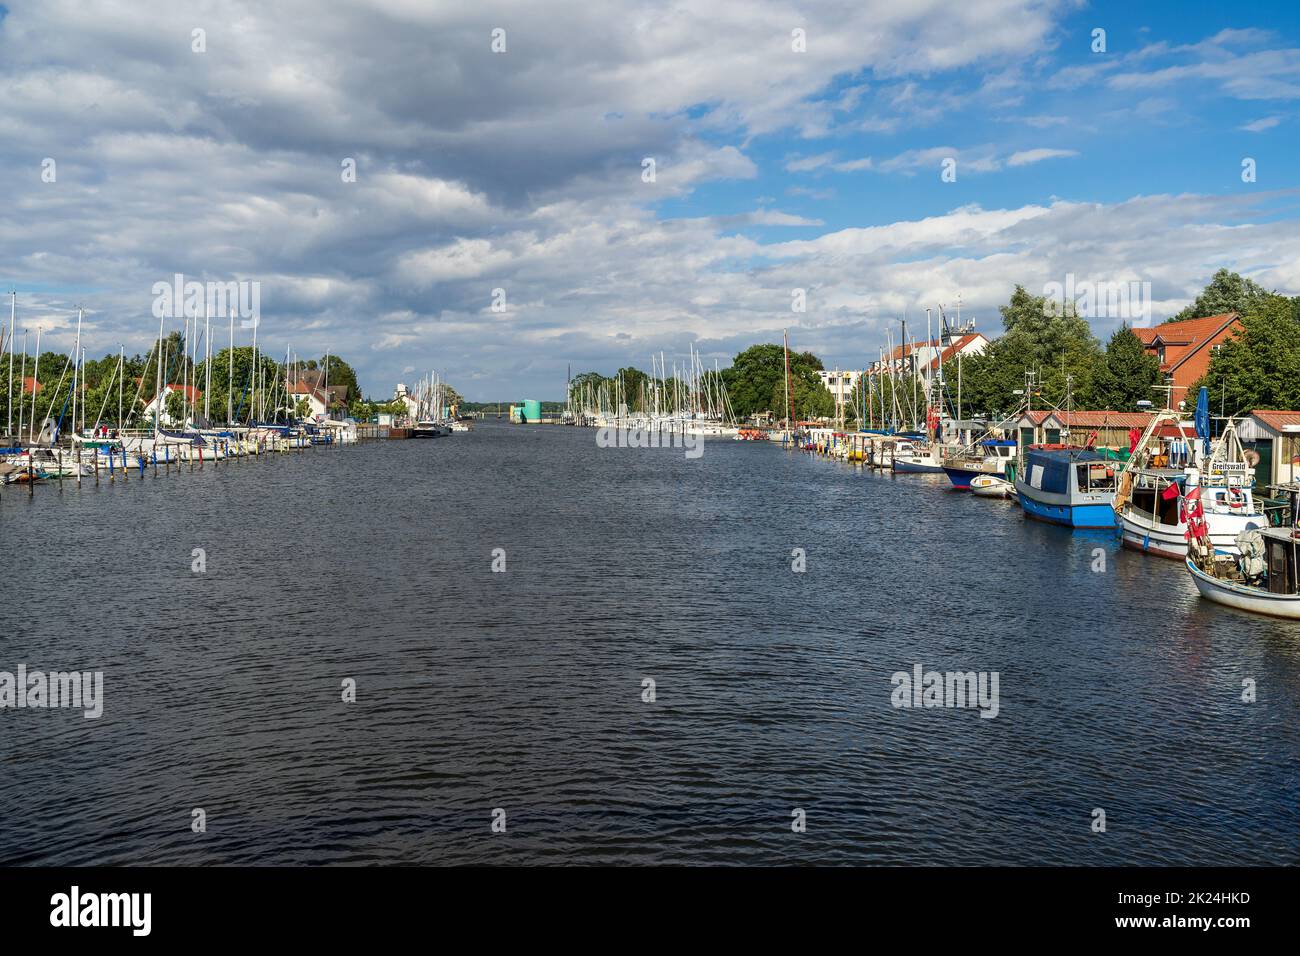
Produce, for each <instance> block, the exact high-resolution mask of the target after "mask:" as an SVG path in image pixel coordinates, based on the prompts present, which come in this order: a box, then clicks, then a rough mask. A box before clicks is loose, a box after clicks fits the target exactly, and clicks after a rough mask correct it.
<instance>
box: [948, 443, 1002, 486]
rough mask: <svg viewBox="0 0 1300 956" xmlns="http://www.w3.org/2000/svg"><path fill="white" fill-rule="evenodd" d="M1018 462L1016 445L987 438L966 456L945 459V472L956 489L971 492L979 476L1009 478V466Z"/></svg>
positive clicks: (960, 455)
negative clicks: (972, 482)
mask: <svg viewBox="0 0 1300 956" xmlns="http://www.w3.org/2000/svg"><path fill="white" fill-rule="evenodd" d="M1015 460H1016V443H1015V442H1014V441H1011V440H1010V439H1006V438H986V439H984V440H983V441H981V442H979V443H977V444H976V445H975V447H974V448H972V449H970V450H969V451H967V452H966V453H965V454H958V455H953V456H951V457H949V458H945V459H943V470H944V473H945V474H946V475H947V476H948V478H949V480H951V481H952V484H953V487H954V488H959V489H961V490H962V491H968V490H970V483H971V479H972V478H974V477H975V476H977V475H992V476H993V477H995V478H1006V477H1007V466H1008V465H1010V464H1011V463H1012V462H1014V461H1015Z"/></svg>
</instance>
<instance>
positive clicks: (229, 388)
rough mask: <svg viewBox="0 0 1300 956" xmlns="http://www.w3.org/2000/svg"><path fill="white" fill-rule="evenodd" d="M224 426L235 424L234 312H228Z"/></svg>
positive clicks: (232, 310)
mask: <svg viewBox="0 0 1300 956" xmlns="http://www.w3.org/2000/svg"><path fill="white" fill-rule="evenodd" d="M226 371H227V372H228V373H229V380H228V381H227V383H226V424H227V425H233V424H235V405H234V402H235V310H234V309H231V310H230V349H229V350H228V351H227V352H226Z"/></svg>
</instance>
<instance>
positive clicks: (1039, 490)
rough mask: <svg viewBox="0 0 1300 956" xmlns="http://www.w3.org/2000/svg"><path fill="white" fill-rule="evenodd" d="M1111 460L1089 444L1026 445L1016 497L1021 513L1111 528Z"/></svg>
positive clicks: (1074, 524)
mask: <svg viewBox="0 0 1300 956" xmlns="http://www.w3.org/2000/svg"><path fill="white" fill-rule="evenodd" d="M1114 466H1115V463H1114V462H1113V461H1112V460H1110V459H1108V458H1106V457H1105V456H1104V455H1102V454H1100V453H1099V452H1097V451H1095V450H1094V449H1092V448H1079V447H1077V446H1068V445H1030V446H1029V448H1027V449H1026V450H1025V467H1024V472H1023V474H1018V475H1017V476H1016V497H1017V498H1019V500H1020V506H1021V507H1022V508H1023V509H1024V511H1025V514H1026V515H1028V516H1029V517H1031V518H1034V519H1036V520H1038V521H1046V522H1049V523H1050V524H1059V525H1065V526H1066V527H1069V528H1113V527H1115V511H1114V509H1113V508H1112V507H1111V505H1112V503H1113V502H1114V500H1115V487H1116V479H1115V467H1114Z"/></svg>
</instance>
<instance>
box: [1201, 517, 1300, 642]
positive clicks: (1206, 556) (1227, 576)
mask: <svg viewBox="0 0 1300 956" xmlns="http://www.w3.org/2000/svg"><path fill="white" fill-rule="evenodd" d="M1237 545H1238V551H1240V554H1229V553H1225V552H1224V551H1222V550H1220V549H1215V548H1195V547H1194V548H1193V549H1192V552H1191V554H1189V555H1188V557H1187V558H1186V562H1187V570H1188V573H1190V574H1191V576H1192V580H1193V581H1194V582H1195V583H1196V589H1197V590H1198V591H1200V593H1201V596H1202V597H1204V598H1207V599H1208V600H1211V601H1214V602H1215V603H1216V604H1224V605H1227V606H1228V607H1235V608H1238V609H1239V610H1243V611H1253V612H1254V613H1256V614H1268V615H1271V616H1273V617H1284V618H1290V619H1292V620H1300V531H1297V529H1296V528H1294V527H1287V528H1265V529H1256V530H1251V531H1247V532H1243V533H1242V534H1241V535H1240V536H1239V539H1238V542H1237Z"/></svg>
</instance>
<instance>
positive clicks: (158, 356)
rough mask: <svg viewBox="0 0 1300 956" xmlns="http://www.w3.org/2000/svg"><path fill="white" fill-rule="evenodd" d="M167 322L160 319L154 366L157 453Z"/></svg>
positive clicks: (154, 415) (154, 412)
mask: <svg viewBox="0 0 1300 956" xmlns="http://www.w3.org/2000/svg"><path fill="white" fill-rule="evenodd" d="M166 321H167V320H166V319H165V318H163V317H161V316H160V317H159V319H158V348H157V349H156V350H155V352H154V364H155V365H156V366H157V367H158V368H157V379H158V384H157V387H156V388H155V390H154V393H153V440H154V446H155V451H157V443H158V419H160V418H162V404H163V397H162V344H163V323H164V322H166Z"/></svg>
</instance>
